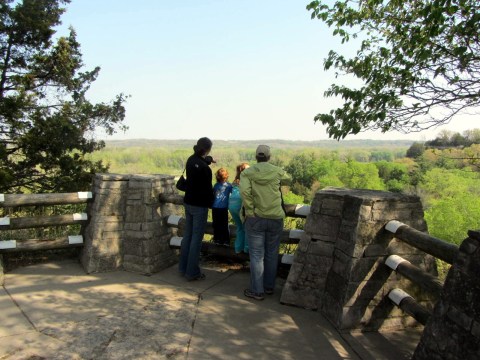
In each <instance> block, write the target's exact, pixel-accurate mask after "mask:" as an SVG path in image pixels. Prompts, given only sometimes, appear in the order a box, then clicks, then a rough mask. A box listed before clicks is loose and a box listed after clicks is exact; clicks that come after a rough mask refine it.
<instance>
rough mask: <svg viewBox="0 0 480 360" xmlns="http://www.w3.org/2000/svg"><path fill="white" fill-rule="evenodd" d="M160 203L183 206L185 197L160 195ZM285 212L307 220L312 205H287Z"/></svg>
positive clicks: (290, 215)
mask: <svg viewBox="0 0 480 360" xmlns="http://www.w3.org/2000/svg"><path fill="white" fill-rule="evenodd" d="M159 201H160V202H162V203H169V204H174V205H183V196H182V195H179V194H160V195H159ZM285 212H286V215H287V216H289V217H295V218H306V217H307V215H308V214H309V213H310V205H297V204H285Z"/></svg>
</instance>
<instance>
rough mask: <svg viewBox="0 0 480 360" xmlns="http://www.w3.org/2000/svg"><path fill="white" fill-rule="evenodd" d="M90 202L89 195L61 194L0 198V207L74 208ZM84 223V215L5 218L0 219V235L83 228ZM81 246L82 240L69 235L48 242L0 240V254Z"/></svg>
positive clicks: (42, 240) (86, 218) (38, 240)
mask: <svg viewBox="0 0 480 360" xmlns="http://www.w3.org/2000/svg"><path fill="white" fill-rule="evenodd" d="M91 198H92V193H91V192H78V193H62V194H0V207H2V208H15V210H18V208H20V209H21V208H22V207H25V206H52V205H74V204H83V203H87V202H88V201H89V200H90V199H91ZM87 220H88V215H87V214H86V213H75V214H67V215H52V216H35V217H9V216H5V217H2V218H0V231H5V230H19V229H32V228H44V227H54V226H65V225H75V224H84V223H85V222H86V221H87ZM78 246H83V236H82V235H81V234H78V235H70V236H62V237H58V238H53V239H52V238H48V239H43V238H41V239H35V238H33V239H11V238H8V239H4V240H0V253H6V252H19V251H31V250H51V249H61V248H68V247H78Z"/></svg>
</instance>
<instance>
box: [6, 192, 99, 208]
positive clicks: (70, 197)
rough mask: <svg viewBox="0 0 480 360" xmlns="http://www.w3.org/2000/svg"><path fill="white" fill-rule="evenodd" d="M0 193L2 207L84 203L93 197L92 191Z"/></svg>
mask: <svg viewBox="0 0 480 360" xmlns="http://www.w3.org/2000/svg"><path fill="white" fill-rule="evenodd" d="M0 195H3V201H0V206H1V207H15V206H32V205H70V204H82V203H86V202H87V201H89V200H90V199H92V193H91V192H75V193H62V194H0Z"/></svg>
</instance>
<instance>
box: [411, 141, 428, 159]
mask: <svg viewBox="0 0 480 360" xmlns="http://www.w3.org/2000/svg"><path fill="white" fill-rule="evenodd" d="M424 152H425V145H424V144H422V143H419V142H414V143H413V144H412V146H410V147H409V148H408V150H407V157H409V158H412V159H416V158H418V157H420V156H422V155H423V153H424Z"/></svg>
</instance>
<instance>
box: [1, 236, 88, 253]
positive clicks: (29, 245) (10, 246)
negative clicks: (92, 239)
mask: <svg viewBox="0 0 480 360" xmlns="http://www.w3.org/2000/svg"><path fill="white" fill-rule="evenodd" d="M79 246H83V236H81V235H75V236H65V237H60V238H55V239H29V240H1V241H0V253H8V252H20V251H33V250H53V249H65V248H70V247H79Z"/></svg>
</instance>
